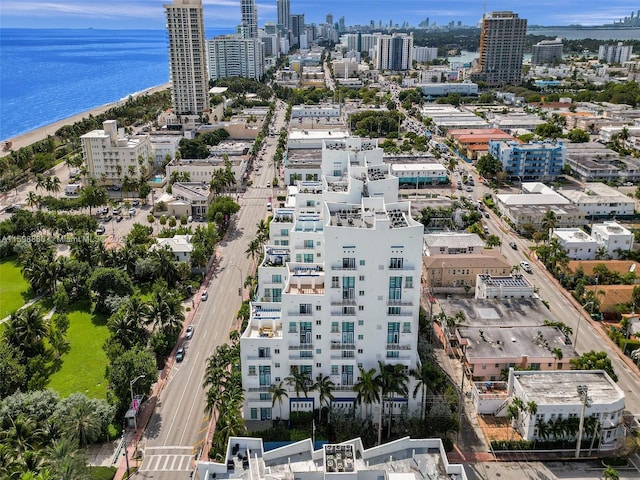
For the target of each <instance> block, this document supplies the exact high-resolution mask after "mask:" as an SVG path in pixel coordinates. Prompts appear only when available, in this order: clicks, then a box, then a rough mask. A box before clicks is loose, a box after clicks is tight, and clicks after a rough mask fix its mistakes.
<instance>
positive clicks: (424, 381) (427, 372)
mask: <svg viewBox="0 0 640 480" xmlns="http://www.w3.org/2000/svg"><path fill="white" fill-rule="evenodd" d="M410 373H411V375H412V376H413V378H414V379H415V380H416V386H415V388H414V389H413V398H416V396H417V395H418V392H421V395H422V401H421V402H420V418H422V419H424V418H425V415H426V412H427V391H428V388H429V385H430V384H432V383H434V382H435V381H436V380H438V379H439V378H440V376H441V374H440V372H439V371H438V370H437V369H436V368H434V366H433V364H432V363H429V362H425V363H423V364H422V367H421V368H420V370H412V371H411V372H410Z"/></svg>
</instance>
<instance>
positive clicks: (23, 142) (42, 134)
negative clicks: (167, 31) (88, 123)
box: [0, 82, 171, 157]
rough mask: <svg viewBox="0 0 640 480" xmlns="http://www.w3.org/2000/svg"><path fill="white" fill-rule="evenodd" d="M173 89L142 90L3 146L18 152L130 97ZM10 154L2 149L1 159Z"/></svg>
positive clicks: (38, 129) (159, 86) (20, 137)
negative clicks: (9, 145) (62, 128)
mask: <svg viewBox="0 0 640 480" xmlns="http://www.w3.org/2000/svg"><path fill="white" fill-rule="evenodd" d="M170 87H171V83H170V82H167V83H164V84H162V85H157V86H155V87H150V88H147V89H145V90H142V91H140V92H136V93H132V94H130V95H127V96H126V97H124V98H122V99H121V100H118V101H116V102H111V103H107V104H105V105H100V106H98V107H94V108H91V109H89V110H85V111H84V112H80V113H77V114H75V115H71V116H70V117H67V118H63V119H62V120H57V121H55V122H53V123H50V124H48V125H44V126H42V127H38V128H36V129H34V130H31V131H29V132H27V133H23V134H21V135H16V136H15V137H10V138H7V139H3V140H2V144H3V145H4V142H6V141H11V142H12V143H13V146H12V147H11V148H12V151H16V150H19V149H20V148H22V147H27V146H29V145H31V144H33V143H35V142H37V141H39V140H44V139H45V138H47V136H48V135H54V134H55V133H56V131H58V129H60V128H61V127H64V126H65V125H72V124H74V123H76V122H78V121H80V120H82V119H83V118H86V117H88V116H89V115H93V116H96V115H100V114H101V113H104V112H106V111H107V110H109V109H111V108H113V107H116V106H118V105H122V104H123V103H124V102H126V101H127V100H128V99H129V97H133V98H136V97H138V96H140V95H146V94H148V93H156V92H160V91H162V90H166V89H167V88H170ZM9 153H11V151H6V150H4V149H2V152H0V157H4V156H6V155H8V154H9Z"/></svg>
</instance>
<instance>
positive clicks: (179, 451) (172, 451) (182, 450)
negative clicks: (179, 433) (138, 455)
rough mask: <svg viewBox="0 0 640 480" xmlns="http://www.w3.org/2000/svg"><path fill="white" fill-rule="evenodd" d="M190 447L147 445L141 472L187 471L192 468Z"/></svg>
mask: <svg viewBox="0 0 640 480" xmlns="http://www.w3.org/2000/svg"><path fill="white" fill-rule="evenodd" d="M191 452H192V448H191V447H178V446H176V447H147V448H145V449H144V457H143V460H142V465H140V471H141V472H188V471H191V470H193V468H194V464H193V461H194V456H193V453H191Z"/></svg>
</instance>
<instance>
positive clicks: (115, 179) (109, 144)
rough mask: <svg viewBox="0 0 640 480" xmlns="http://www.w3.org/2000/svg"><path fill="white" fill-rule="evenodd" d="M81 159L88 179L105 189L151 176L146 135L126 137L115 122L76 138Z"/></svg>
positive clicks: (151, 157)
mask: <svg viewBox="0 0 640 480" xmlns="http://www.w3.org/2000/svg"><path fill="white" fill-rule="evenodd" d="M80 141H81V142H82V156H83V159H84V163H85V165H86V167H87V171H88V173H89V176H90V177H92V178H95V179H96V180H98V181H101V182H102V183H103V184H105V185H121V184H123V183H126V182H125V179H129V180H139V179H140V177H145V178H147V177H149V176H150V175H151V173H153V155H152V151H151V140H150V139H149V136H148V135H145V136H137V137H126V136H125V134H124V128H121V129H120V130H118V124H117V122H116V120H107V121H105V122H103V123H102V130H92V131H91V132H89V133H85V134H84V135H82V136H81V137H80Z"/></svg>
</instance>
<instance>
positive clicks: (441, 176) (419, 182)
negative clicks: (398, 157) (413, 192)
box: [391, 163, 449, 188]
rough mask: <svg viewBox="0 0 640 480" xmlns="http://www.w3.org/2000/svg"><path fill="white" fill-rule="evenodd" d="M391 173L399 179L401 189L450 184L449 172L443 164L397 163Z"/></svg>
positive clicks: (392, 167)
mask: <svg viewBox="0 0 640 480" xmlns="http://www.w3.org/2000/svg"><path fill="white" fill-rule="evenodd" d="M391 173H392V174H393V175H395V176H396V177H398V182H399V186H400V188H411V187H413V188H417V187H420V186H425V185H440V184H448V183H449V177H448V175H447V174H448V170H447V168H446V167H445V166H444V165H442V164H441V163H419V164H416V163H407V164H400V163H395V164H392V165H391Z"/></svg>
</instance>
